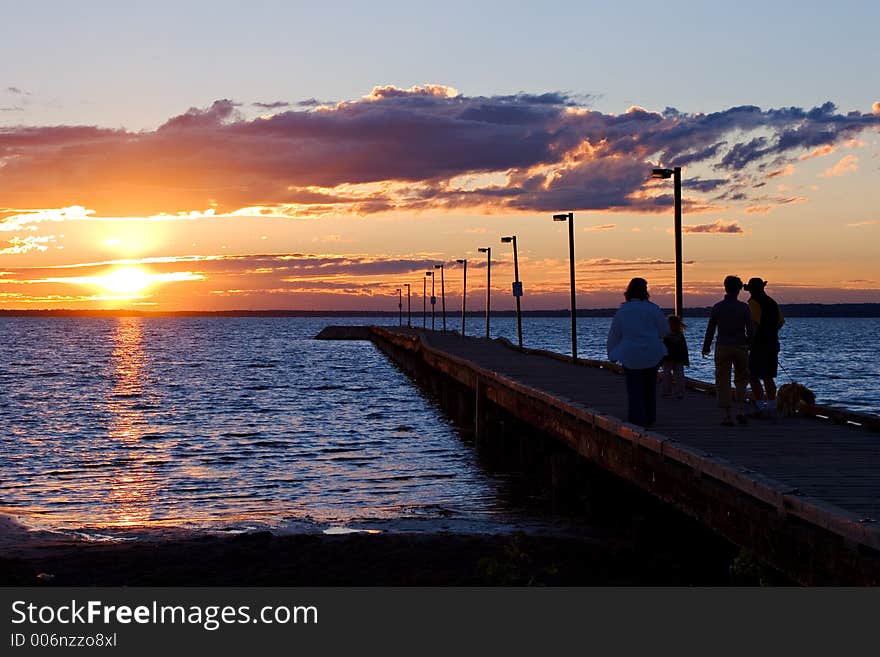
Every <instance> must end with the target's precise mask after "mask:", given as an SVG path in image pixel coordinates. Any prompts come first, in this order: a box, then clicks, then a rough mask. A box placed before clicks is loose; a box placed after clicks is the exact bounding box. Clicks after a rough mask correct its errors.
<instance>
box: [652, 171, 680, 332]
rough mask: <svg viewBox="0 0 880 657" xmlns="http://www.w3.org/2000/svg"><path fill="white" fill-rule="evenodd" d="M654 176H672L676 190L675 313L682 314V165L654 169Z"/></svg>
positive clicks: (667, 177) (664, 177) (663, 177)
mask: <svg viewBox="0 0 880 657" xmlns="http://www.w3.org/2000/svg"><path fill="white" fill-rule="evenodd" d="M651 177H652V178H662V179H666V180H668V179H669V178H672V181H673V183H674V186H673V189H674V191H675V228H674V231H673V232H674V233H675V314H676V315H678V316H679V317H681V316H682V312H683V311H684V307H683V305H684V304H683V294H682V283H681V278H682V277H681V167H675V168H674V169H653V170H652V171H651Z"/></svg>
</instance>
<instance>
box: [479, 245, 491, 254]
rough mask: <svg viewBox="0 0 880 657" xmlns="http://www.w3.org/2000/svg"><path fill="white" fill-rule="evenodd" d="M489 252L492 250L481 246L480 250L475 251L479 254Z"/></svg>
mask: <svg viewBox="0 0 880 657" xmlns="http://www.w3.org/2000/svg"><path fill="white" fill-rule="evenodd" d="M491 250H492V248H491V247H488V246H481V247H480V248H478V249H477V251H479V252H480V253H489V251H491Z"/></svg>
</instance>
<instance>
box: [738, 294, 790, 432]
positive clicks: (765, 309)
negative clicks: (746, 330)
mask: <svg viewBox="0 0 880 657" xmlns="http://www.w3.org/2000/svg"><path fill="white" fill-rule="evenodd" d="M766 285H767V281H765V280H761V279H760V278H757V277H756V278H750V279H749V282H748V283H747V284H746V286H745V288H744V289H745V290H746V292H748V293H749V294H751V297H750V298H749V310H750V311H751V313H752V321H753V322H754V323H755V335H754V337H753V339H752V344H751V349H750V350H749V378H750V381H749V384H750V385H751V387H752V399H753V401H754V402H755V405H756V406H757V413H758V415H759V416H761V415H765V414H769V415H774V414H775V413H776V382H775V381H774V380H773V379H774V378H775V377H776V374H777V368H778V364H779V329H780V328H782V325H783V324H785V318H784V317H783V316H782V312H781V311H780V310H779V304H777V303H776V302H775V301H774V300H773V299H771V298H770V297H769V296H768V295H767V293H766V292H764V288H765V287H766ZM762 383H763V386H762Z"/></svg>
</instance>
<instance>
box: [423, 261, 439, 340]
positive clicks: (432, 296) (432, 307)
mask: <svg viewBox="0 0 880 657" xmlns="http://www.w3.org/2000/svg"><path fill="white" fill-rule="evenodd" d="M425 276H430V277H431V330H432V331H433V330H434V318H435V314H434V307H435V306H436V305H437V297H435V296H434V272H432V271H426V272H425Z"/></svg>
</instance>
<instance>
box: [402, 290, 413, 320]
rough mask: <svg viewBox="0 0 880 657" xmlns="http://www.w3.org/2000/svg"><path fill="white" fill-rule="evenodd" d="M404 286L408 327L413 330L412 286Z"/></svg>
mask: <svg viewBox="0 0 880 657" xmlns="http://www.w3.org/2000/svg"><path fill="white" fill-rule="evenodd" d="M403 286H404V287H405V288H406V325H407V326H408V327H410V328H412V298H411V297H410V293H411V292H412V290H411V287H412V286H411V285H410V284H409V283H404V284H403Z"/></svg>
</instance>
